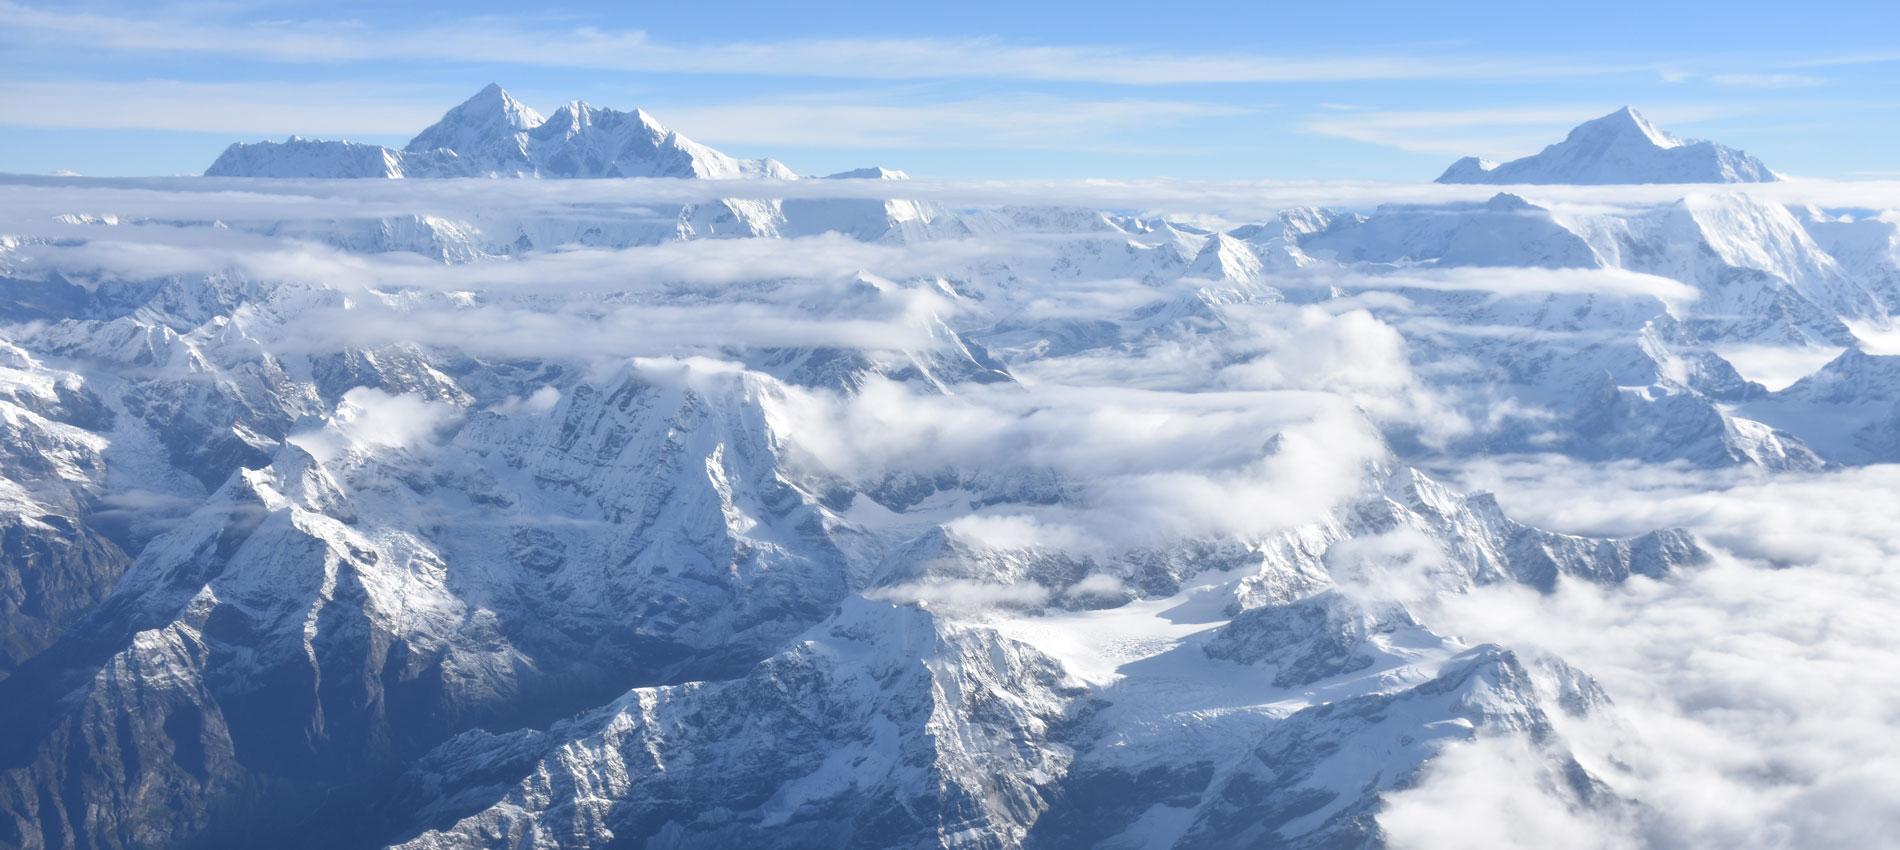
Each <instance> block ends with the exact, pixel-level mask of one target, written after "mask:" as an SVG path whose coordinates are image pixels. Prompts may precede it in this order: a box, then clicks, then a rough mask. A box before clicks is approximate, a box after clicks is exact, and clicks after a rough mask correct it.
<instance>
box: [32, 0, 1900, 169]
mask: <svg viewBox="0 0 1900 850" xmlns="http://www.w3.org/2000/svg"><path fill="white" fill-rule="evenodd" d="M523 10H524V5H523V4H520V3H513V2H511V3H501V2H489V0H471V1H470V2H460V3H454V4H439V3H400V4H395V3H368V2H357V0H337V2H326V3H322V4H309V3H291V2H264V3H248V4H246V3H232V2H219V0H205V2H192V3H177V4H165V3H137V4H134V3H89V2H84V1H83V0H80V2H71V0H69V2H64V3H45V2H37V0H0V172H14V173H50V172H55V171H62V170H64V171H74V172H78V173H82V174H92V175H144V174H179V173H196V172H198V171H201V170H202V169H203V168H204V167H205V166H206V165H208V164H209V163H210V162H211V160H213V159H214V158H216V156H217V154H218V153H219V151H221V150H222V149H223V148H224V146H225V145H226V144H228V143H230V142H232V141H237V140H249V141H255V140H258V139H262V138H282V137H284V136H286V135H289V134H292V133H296V134H299V135H303V136H309V137H316V138H347V139H352V140H358V141H370V142H379V143H383V144H395V145H400V144H402V143H404V142H406V141H407V139H408V138H409V137H410V136H412V135H414V134H415V133H416V132H417V131H419V130H421V129H422V128H423V127H425V126H427V125H428V124H429V123H431V122H432V121H433V120H434V119H435V118H436V117H437V116H439V115H440V114H441V113H442V112H443V111H445V110H447V109H448V108H449V107H451V106H454V105H455V104H456V103H459V102H460V101H461V100H463V99H465V98H466V97H468V96H469V95H471V94H473V93H474V92H475V91H476V90H478V89H480V88H481V87H482V86H483V85H486V84H487V83H489V82H491V81H492V82H498V83H500V84H501V85H502V86H503V87H504V88H507V89H508V90H509V91H510V92H512V93H513V94H515V96H516V97H518V98H520V99H521V100H523V101H525V102H527V103H528V104H529V105H531V106H533V107H535V108H537V109H540V110H541V111H543V112H547V111H549V110H551V109H552V108H553V107H555V106H557V105H558V104H560V103H562V102H565V101H568V100H573V99H581V100H586V101H588V102H589V103H592V104H594V105H596V106H608V107H614V108H620V109H631V108H634V107H639V108H643V109H646V110H647V111H648V112H651V113H653V114H654V115H656V116H657V117H658V118H659V119H660V120H661V121H662V122H664V123H666V124H667V125H668V126H670V127H672V128H674V129H677V130H679V131H680V132H682V133H684V134H685V135H687V136H690V137H692V138H694V139H697V140H699V141H702V142H706V143H709V144H712V145H714V146H716V147H718V148H720V149H722V150H725V151H727V152H728V153H732V154H735V155H740V156H772V157H776V158H778V159H780V160H782V161H784V162H785V163H786V164H788V165H790V166H792V167H793V168H794V169H796V170H799V171H801V172H807V173H826V172H831V171H838V170H843V169H846V168H853V167H859V166H866V165H883V166H886V167H891V168H902V169H905V170H907V171H910V172H912V173H914V174H919V175H930V176H940V177H997V178H1018V177H1060V178H1075V177H1105V178H1136V177H1164V176H1171V177H1189V178H1245V179H1255V178H1271V179H1371V180H1396V181H1411V180H1430V179H1431V178H1433V177H1435V176H1436V175H1437V174H1438V172H1439V171H1440V170H1442V169H1443V167H1444V166H1445V165H1446V164H1447V163H1449V162H1450V161H1451V160H1453V159H1455V158H1456V157H1458V156H1462V155H1466V154H1475V155H1481V156H1486V157H1489V158H1493V159H1500V158H1510V157H1514V156H1519V155H1523V154H1526V153H1533V152H1535V151H1536V150H1537V149H1538V148H1540V147H1542V146H1543V145H1544V144H1546V143H1549V142H1552V141H1556V140H1557V139H1559V138H1561V137H1562V135H1563V133H1564V132H1565V131H1566V130H1567V129H1568V128H1569V127H1570V126H1572V125H1574V124H1576V123H1578V122H1580V121H1583V120H1585V119H1588V118H1592V117H1595V116H1597V115H1600V114H1603V113H1607V112H1609V111H1610V110H1612V109H1615V108H1616V107H1618V106H1622V105H1624V104H1630V105H1633V106H1636V107H1637V108H1638V109H1640V110H1642V111H1643V112H1644V113H1645V114H1647V115H1648V116H1649V117H1650V118H1651V119H1653V120H1655V121H1656V122H1657V123H1659V124H1661V125H1662V126H1664V127H1666V128H1669V129H1671V130H1674V131H1675V132H1676V133H1677V134H1679V135H1684V136H1689V137H1695V138H1712V139H1716V140H1719V141H1722V142H1724V143H1726V144H1730V145H1733V146H1736V147H1741V148H1743V149H1746V150H1747V151H1749V152H1750V153H1753V154H1755V155H1757V156H1759V157H1761V158H1762V159H1763V160H1764V161H1766V162H1767V163H1768V164H1769V165H1770V166H1771V167H1773V168H1775V169H1777V170H1780V171H1783V172H1785V173H1790V174H1796V175H1801V176H1812V177H1828V178H1842V179H1869V178H1892V177H1896V176H1900V145H1896V144H1895V142H1894V140H1895V139H1900V39H1896V38H1895V35H1894V34H1895V33H1900V4H1892V3H1873V2H1868V3H1805V4H1799V5H1796V4H1788V3H1785V2H1779V3H1766V2H1761V3H1752V2H1727V3H1720V4H1716V3H1701V2H1674V3H1659V2H1654V0H1651V2H1622V0H1612V1H1611V2H1589V3H1582V2H1575V3H1563V4H1546V3H1532V2H1480V3H1461V4H1426V3H1415V2H1414V3H1384V2H1360V3H1310V2H1307V3H1297V4H1296V3H1284V4H1283V3H1262V2H1259V0H1255V1H1254V2H1248V3H1227V2H1215V3H1205V2H1203V3H1182V4H1167V3H1157V2H1144V3H1129V4H1114V3H1091V4H1072V5H1071V4H1038V3H1024V2H988V0H977V1H976V2H954V3H951V2H938V3H930V2H924V3H891V2H879V3H869V2H834V3H823V4H817V3H783V2H780V3H760V2H751V1H750V0H740V2H722V3H719V4H716V5H713V6H710V7H709V6H708V5H707V4H696V3H680V2H673V3H644V2H639V3H560V2H554V3H549V4H545V5H535V6H533V7H532V10H533V11H532V13H530V14H524V11H523Z"/></svg>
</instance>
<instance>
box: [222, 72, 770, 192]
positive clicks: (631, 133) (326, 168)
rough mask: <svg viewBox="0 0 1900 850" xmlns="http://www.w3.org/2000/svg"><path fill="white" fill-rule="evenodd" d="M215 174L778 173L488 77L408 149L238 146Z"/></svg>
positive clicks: (643, 117)
mask: <svg viewBox="0 0 1900 850" xmlns="http://www.w3.org/2000/svg"><path fill="white" fill-rule="evenodd" d="M205 175H206V176H210V177H315V178H336V177H555V178H594V177H679V178H777V179H785V180H789V179H795V178H796V177H797V175H796V174H794V173H792V171H791V170H790V169H788V168H786V167H785V166H784V165H782V164H780V163H779V162H777V161H776V160H770V159H764V160H752V159H737V158H734V157H730V156H727V155H725V154H723V153H720V152H719V151H716V150H713V149H712V148H709V147H707V146H705V145H702V144H699V143H697V142H694V141H693V140H691V139H688V138H686V137H685V136H682V135H680V134H679V133H676V132H673V131H671V130H668V129H667V128H666V127H665V126H664V125H662V124H661V123H660V122H659V119H657V118H654V117H653V116H652V115H651V114H649V113H647V112H645V111H643V110H639V109H635V110H632V111H630V112H622V111H619V110H614V109H604V108H600V107H596V106H591V105H589V104H588V103H587V102H586V101H582V100H573V101H569V102H568V103H566V104H563V105H562V106H561V107H560V108H559V109H556V110H555V111H554V112H553V113H552V114H550V115H548V116H547V117H545V118H544V117H542V116H541V114H540V113H537V112H535V111H534V110H533V109H531V108H529V107H528V106H527V105H525V104H523V103H522V102H521V101H518V100H516V99H515V98H514V97H513V96H511V95H509V94H508V92H507V91H506V90H504V89H503V88H502V87H501V86H499V85H496V84H493V83H491V84H489V85H488V86H487V87H485V88H483V89H482V90H481V91H479V92H476V93H475V95H474V96H473V97H471V98H469V99H468V100H466V101H463V102H462V103H461V104H460V105H458V106H456V107H455V108H454V109H451V110H449V111H448V112H447V113H446V114H444V115H443V116H442V120H440V121H437V122H436V123H435V124H433V125H431V126H430V127H429V128H428V129H426V130H423V131H422V132H421V133H420V134H418V135H417V136H416V137H415V138H414V139H413V140H411V141H410V142H409V144H408V145H407V146H406V147H405V148H404V149H402V150H395V149H393V148H384V147H380V146H377V145H356V146H347V145H345V143H340V142H323V141H304V140H301V139H293V140H292V141H290V142H285V143H282V144H279V143H275V142H263V143H260V144H254V145H242V144H240V145H233V146H231V147H230V148H228V149H226V150H225V152H224V154H223V155H222V156H220V157H219V158H218V160H217V162H214V163H212V165H211V167H210V168H209V169H207V170H206V171H205Z"/></svg>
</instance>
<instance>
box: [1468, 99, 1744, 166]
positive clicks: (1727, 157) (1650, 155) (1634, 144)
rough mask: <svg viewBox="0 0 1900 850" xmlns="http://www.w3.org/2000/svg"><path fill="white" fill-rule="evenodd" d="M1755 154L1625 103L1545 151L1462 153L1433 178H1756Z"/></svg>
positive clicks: (1579, 128)
mask: <svg viewBox="0 0 1900 850" xmlns="http://www.w3.org/2000/svg"><path fill="white" fill-rule="evenodd" d="M1778 179H1780V178H1779V177H1777V176H1776V175H1775V173H1774V172H1773V171H1770V170H1769V169H1768V167H1767V166H1766V165H1763V164H1762V163H1761V161H1760V160H1758V159H1755V158H1754V157H1752V156H1749V155H1748V154H1746V153H1743V152H1742V151H1739V150H1736V149H1734V148H1730V147H1725V146H1723V145H1719V144H1716V143H1715V142H1708V141H1685V140H1683V139H1681V138H1678V137H1676V136H1675V135H1674V134H1672V133H1669V132H1668V131H1666V130H1663V129H1662V128H1660V127H1657V126H1656V125H1655V124H1653V123H1651V122H1650V121H1649V119H1647V118H1644V117H1643V114H1642V113H1640V112H1638V111H1636V110H1635V109H1633V108H1631V107H1628V106H1625V107H1623V108H1621V109H1618V110H1616V111H1615V112H1611V113H1610V114H1608V115H1604V116H1602V117H1600V118H1593V119H1591V120H1589V121H1585V122H1583V123H1582V124H1579V125H1577V126H1576V128H1574V129H1572V130H1571V131H1570V133H1569V135H1567V136H1565V137H1564V140H1563V141H1561V142H1558V143H1556V144H1553V145H1550V146H1548V147H1546V148H1544V149H1543V151H1541V152H1539V153H1537V154H1534V155H1531V156H1527V157H1524V158H1522V159H1515V160H1512V161H1510V162H1506V163H1493V162H1490V161H1488V160H1483V159H1479V158H1477V157H1465V158H1464V159H1460V160H1458V161H1457V162H1454V163H1452V164H1451V167H1449V168H1447V169H1445V173H1444V174H1441V175H1439V177H1438V181H1437V182H1439V183H1490V184H1513V183H1527V184H1538V183H1571V184H1584V185H1600V184H1614V183H1762V182H1771V181H1774V180H1778Z"/></svg>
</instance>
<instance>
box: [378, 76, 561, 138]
mask: <svg viewBox="0 0 1900 850" xmlns="http://www.w3.org/2000/svg"><path fill="white" fill-rule="evenodd" d="M541 122H542V118H541V114H540V113H538V112H535V111H534V110H533V109H530V108H529V107H528V106H527V105H526V104H523V103H522V102H521V101H518V100H515V99H514V97H513V96H512V95H510V94H508V92H507V91H506V90H505V89H503V88H502V87H501V86H499V85H496V84H495V83H489V84H488V86H487V87H486V88H483V89H482V90H481V91H478V92H476V93H475V96H474V97H471V98H469V99H468V100H465V101H462V103H461V105H459V106H456V107H455V108H454V109H451V110H449V111H448V112H447V113H445V114H443V116H442V120H440V121H437V122H435V123H434V124H433V125H430V127H429V129H427V130H423V131H422V132H421V133H418V134H416V137H415V138H414V139H411V140H410V142H409V144H408V146H407V147H405V148H404V150H407V151H410V152H412V153H414V152H419V151H431V150H437V149H439V148H449V149H451V150H454V151H456V152H457V153H467V152H470V151H476V150H484V149H488V148H492V147H495V146H497V145H504V146H506V145H508V144H510V140H511V137H512V136H514V134H516V133H520V132H522V131H524V130H531V129H534V128H535V127H538V126H540V125H541Z"/></svg>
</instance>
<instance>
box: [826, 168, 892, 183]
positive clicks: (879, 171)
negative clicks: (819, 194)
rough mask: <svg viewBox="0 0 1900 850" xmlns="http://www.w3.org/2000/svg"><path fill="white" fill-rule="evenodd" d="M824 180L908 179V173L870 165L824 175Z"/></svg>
mask: <svg viewBox="0 0 1900 850" xmlns="http://www.w3.org/2000/svg"><path fill="white" fill-rule="evenodd" d="M825 179H826V180H909V179H910V175H909V174H905V173H904V172H902V171H897V170H894V169H890V168H880V167H878V166H871V167H870V168H853V169H851V170H850V171H840V172H838V173H837V174H827V175H825Z"/></svg>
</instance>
